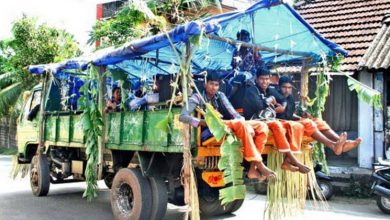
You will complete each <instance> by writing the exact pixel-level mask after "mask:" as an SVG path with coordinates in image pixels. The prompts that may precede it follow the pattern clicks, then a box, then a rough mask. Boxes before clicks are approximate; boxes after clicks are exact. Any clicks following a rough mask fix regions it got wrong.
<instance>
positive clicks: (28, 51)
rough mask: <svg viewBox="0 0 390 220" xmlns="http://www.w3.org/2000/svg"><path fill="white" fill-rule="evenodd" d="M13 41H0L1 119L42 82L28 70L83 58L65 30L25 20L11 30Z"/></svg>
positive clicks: (21, 20) (20, 20)
mask: <svg viewBox="0 0 390 220" xmlns="http://www.w3.org/2000/svg"><path fill="white" fill-rule="evenodd" d="M11 32H12V33H11V34H12V37H11V38H9V39H5V40H1V41H0V115H7V114H9V113H10V112H12V111H13V107H14V105H15V103H16V102H17V100H18V99H19V98H20V96H21V94H22V93H23V91H26V90H29V89H31V88H32V87H33V86H34V85H36V84H37V83H38V82H39V77H37V76H34V75H32V74H29V73H28V71H27V69H26V67H27V66H29V65H33V64H42V63H53V62H59V61H62V60H64V59H67V58H71V57H74V56H78V55H80V50H79V48H78V45H77V43H76V42H75V40H74V38H73V36H72V35H71V34H69V33H68V32H66V31H65V30H60V29H56V28H54V27H50V26H48V25H46V24H39V23H38V21H37V19H36V18H31V17H26V16H23V17H22V18H21V19H19V20H17V21H16V22H15V23H14V24H13V27H12V29H11Z"/></svg>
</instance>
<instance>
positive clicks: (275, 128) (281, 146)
mask: <svg viewBox="0 0 390 220" xmlns="http://www.w3.org/2000/svg"><path fill="white" fill-rule="evenodd" d="M267 125H268V128H269V130H271V131H272V134H273V136H274V141H275V145H276V148H278V151H279V152H288V151H290V143H289V142H288V140H287V136H286V133H287V131H286V128H285V127H284V126H283V123H282V122H281V121H267Z"/></svg>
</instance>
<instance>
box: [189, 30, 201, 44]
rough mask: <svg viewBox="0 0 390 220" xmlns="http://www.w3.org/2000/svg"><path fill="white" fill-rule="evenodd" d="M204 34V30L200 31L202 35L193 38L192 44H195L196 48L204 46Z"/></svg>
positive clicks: (191, 39)
mask: <svg viewBox="0 0 390 220" xmlns="http://www.w3.org/2000/svg"><path fill="white" fill-rule="evenodd" d="M203 32H204V28H202V29H201V30H200V33H199V34H198V35H195V36H192V37H191V38H190V42H191V44H193V45H195V46H200V45H201V44H202V40H203Z"/></svg>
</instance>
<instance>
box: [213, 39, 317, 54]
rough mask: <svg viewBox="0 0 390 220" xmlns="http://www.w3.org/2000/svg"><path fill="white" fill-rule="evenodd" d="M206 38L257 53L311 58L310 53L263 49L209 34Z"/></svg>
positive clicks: (259, 46)
mask: <svg viewBox="0 0 390 220" xmlns="http://www.w3.org/2000/svg"><path fill="white" fill-rule="evenodd" d="M206 37H207V38H209V39H212V40H218V41H222V42H225V43H228V44H232V45H241V47H249V48H253V49H255V50H259V51H268V52H272V53H278V54H286V55H291V56H302V57H308V58H309V57H312V54H311V53H308V52H303V51H293V50H285V49H276V48H271V47H265V46H261V45H258V44H252V43H246V42H244V41H239V40H233V39H229V38H224V37H220V36H216V35H211V34H206Z"/></svg>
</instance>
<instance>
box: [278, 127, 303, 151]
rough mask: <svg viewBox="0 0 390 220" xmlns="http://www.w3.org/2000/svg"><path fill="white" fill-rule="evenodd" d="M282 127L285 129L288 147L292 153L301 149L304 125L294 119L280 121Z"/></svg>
mask: <svg viewBox="0 0 390 220" xmlns="http://www.w3.org/2000/svg"><path fill="white" fill-rule="evenodd" d="M282 124H283V127H284V128H285V129H286V137H287V140H288V142H289V144H290V149H291V151H292V152H293V153H295V152H300V151H301V145H302V139H303V134H304V127H303V125H302V124H301V123H299V122H296V121H284V120H283V121H282Z"/></svg>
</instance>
